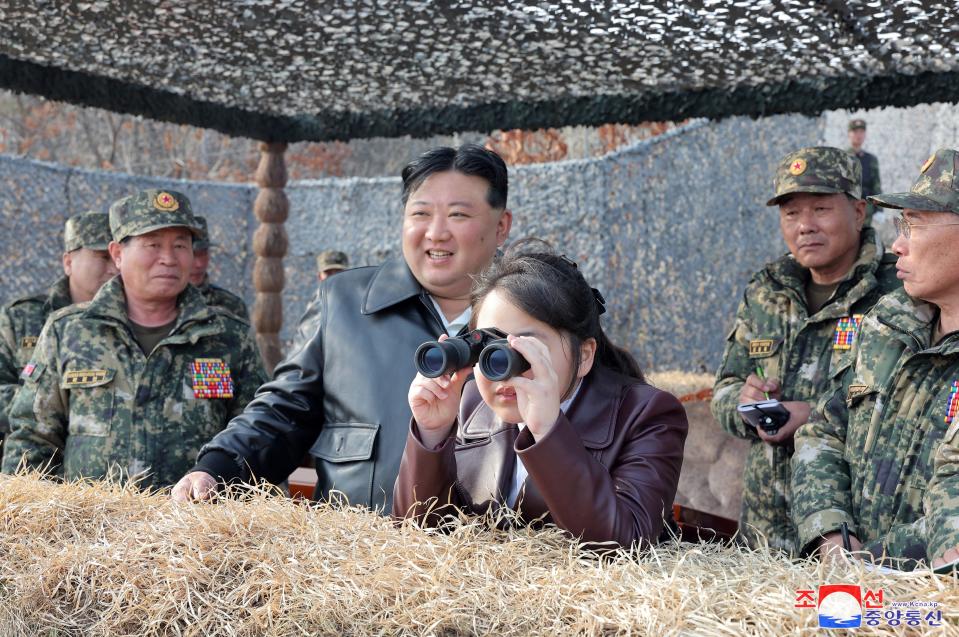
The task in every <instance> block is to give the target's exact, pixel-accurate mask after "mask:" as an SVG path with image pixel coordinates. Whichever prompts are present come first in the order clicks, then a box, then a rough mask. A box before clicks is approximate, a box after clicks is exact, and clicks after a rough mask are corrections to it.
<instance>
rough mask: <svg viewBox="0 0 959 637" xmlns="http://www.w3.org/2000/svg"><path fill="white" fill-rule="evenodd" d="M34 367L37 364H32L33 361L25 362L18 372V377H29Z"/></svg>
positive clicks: (35, 367)
mask: <svg viewBox="0 0 959 637" xmlns="http://www.w3.org/2000/svg"><path fill="white" fill-rule="evenodd" d="M36 369H37V366H36V365H34V364H33V363H27V364H26V365H25V366H24V367H23V371H22V372H20V377H21V378H30V377H31V376H33V372H35V371H36Z"/></svg>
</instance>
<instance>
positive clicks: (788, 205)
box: [779, 193, 866, 284]
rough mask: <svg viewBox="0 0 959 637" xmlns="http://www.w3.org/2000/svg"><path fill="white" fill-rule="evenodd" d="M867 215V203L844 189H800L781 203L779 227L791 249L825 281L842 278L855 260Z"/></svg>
mask: <svg viewBox="0 0 959 637" xmlns="http://www.w3.org/2000/svg"><path fill="white" fill-rule="evenodd" d="M865 217H866V207H865V203H864V202H863V201H853V200H851V199H850V198H849V197H847V196H846V195H845V194H841V193H840V194H829V195H824V194H813V193H798V194H795V195H792V196H790V197H789V198H788V199H786V200H785V201H783V202H782V203H781V204H780V206H779V228H780V230H782V233H783V239H784V240H785V241H786V245H787V246H788V247H789V251H790V252H791V253H792V255H793V256H794V257H795V258H796V261H797V262H798V263H799V265H801V266H803V267H804V268H808V269H809V270H810V272H812V276H813V280H814V281H815V282H816V283H823V284H827V283H834V282H836V281H839V280H841V279H842V278H843V277H845V276H846V274H847V273H848V272H849V270H850V269H851V268H852V266H853V264H854V263H855V262H856V256H857V255H858V253H859V235H860V232H861V230H862V225H863V222H864V221H865Z"/></svg>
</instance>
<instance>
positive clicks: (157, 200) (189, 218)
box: [110, 189, 200, 242]
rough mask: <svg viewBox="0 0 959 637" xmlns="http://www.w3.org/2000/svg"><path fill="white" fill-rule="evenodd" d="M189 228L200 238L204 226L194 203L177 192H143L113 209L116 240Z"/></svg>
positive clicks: (124, 200)
mask: <svg viewBox="0 0 959 637" xmlns="http://www.w3.org/2000/svg"><path fill="white" fill-rule="evenodd" d="M178 227H180V228H186V229H187V230H189V231H190V232H191V233H193V236H194V237H199V235H200V227H199V226H198V225H197V223H196V218H195V217H194V216H193V209H192V208H191V207H190V200H189V199H187V197H186V195H184V194H183V193H179V192H175V191H173V190H156V189H149V190H141V191H140V192H138V193H136V194H134V195H130V196H129V197H124V198H123V199H120V200H119V201H116V202H114V203H113V205H112V206H110V231H111V232H112V233H113V240H114V241H117V242H119V241H123V240H124V239H126V238H127V237H137V236H140V235H141V234H146V233H148V232H153V231H154V230H161V229H163V228H178Z"/></svg>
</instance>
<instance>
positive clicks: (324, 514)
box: [0, 476, 959, 636]
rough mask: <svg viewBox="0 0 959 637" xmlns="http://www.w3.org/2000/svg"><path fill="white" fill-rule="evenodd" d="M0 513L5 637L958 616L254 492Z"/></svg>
mask: <svg viewBox="0 0 959 637" xmlns="http://www.w3.org/2000/svg"><path fill="white" fill-rule="evenodd" d="M0 512H2V527H0V569H2V570H0V633H2V634H3V635H37V634H43V635H301V634H349V635H373V634H384V633H385V634H435V635H456V634H502V635H528V634H535V635H546V634H571V633H585V634H601V633H602V634H607V633H612V632H623V633H633V634H640V635H649V634H654V635H657V636H660V635H673V634H681V633H682V634H689V633H693V634H707V635H745V634H756V635H773V634H786V633H794V632H799V631H801V630H805V631H806V632H813V631H814V630H815V628H814V627H815V626H816V621H817V619H816V614H815V612H814V611H811V610H806V609H796V608H793V603H794V597H795V595H794V590H795V589H798V588H814V587H815V586H816V585H818V584H820V583H862V584H863V585H866V586H869V587H871V588H877V587H882V588H884V590H885V596H886V600H887V603H888V600H928V601H938V602H941V603H942V604H943V605H944V606H945V609H946V611H947V616H948V617H949V618H950V619H951V621H952V622H953V623H955V622H956V618H957V616H959V614H957V611H959V585H957V584H955V583H954V582H953V581H952V580H951V579H947V578H945V577H938V576H933V575H931V574H929V573H924V574H913V575H901V576H900V575H897V576H888V575H887V576H880V575H878V574H875V573H867V572H865V570H864V569H863V568H862V567H855V568H854V569H853V570H848V571H847V570H843V571H837V572H829V571H828V569H827V568H826V567H825V566H821V565H813V564H804V565H795V564H790V563H788V562H785V561H780V560H775V559H772V558H770V557H767V556H765V555H763V554H761V553H751V552H746V551H741V550H737V549H731V548H722V547H719V546H708V545H701V546H697V545H690V544H685V545H680V544H673V545H669V546H664V547H659V548H657V549H656V550H655V551H653V552H651V553H650V554H648V555H646V556H643V557H641V558H639V559H635V558H634V559H629V558H627V557H625V556H624V557H620V558H618V559H615V560H613V561H611V562H610V563H606V564H601V563H599V562H597V561H596V560H594V559H591V558H589V557H587V556H586V555H585V554H582V553H580V552H579V551H578V550H576V549H575V548H574V547H572V546H571V545H570V543H569V542H567V541H566V540H565V539H564V538H563V537H562V535H561V534H559V533H558V532H556V531H555V530H553V531H541V532H533V531H528V530H516V531H511V532H508V533H507V532H501V531H490V530H488V529H486V528H484V527H483V526H481V525H479V524H464V525H462V526H460V527H459V528H458V529H457V530H456V531H454V532H452V533H451V534H449V535H443V534H439V533H433V532H425V531H422V530H419V529H417V528H416V527H414V526H412V525H409V524H406V525H403V526H399V527H397V526H394V525H393V524H391V523H390V522H389V521H388V520H385V519H383V518H380V517H378V516H376V515H374V514H371V513H367V512H364V511H359V510H351V509H344V508H336V507H332V506H319V507H313V508H311V507H308V506H305V505H302V504H296V503H294V502H291V501H289V500H287V499H283V498H276V497H270V496H268V495H266V494H264V493H253V494H251V495H249V496H247V497H246V498H245V500H244V501H238V500H232V501H223V502H220V503H218V504H212V505H211V504H199V505H189V506H177V505H174V504H172V503H171V502H169V501H168V499H167V498H166V497H164V496H162V495H144V494H141V493H138V492H136V491H135V490H134V489H131V488H126V489H124V488H120V487H116V486H110V485H105V484H78V485H57V484H53V483H50V482H45V481H41V480H38V479H37V478H36V477H35V476H15V477H6V476H5V477H2V478H0ZM841 568H842V569H847V568H849V567H845V566H843V567H841ZM887 630H890V629H887ZM953 630H954V629H953ZM900 631H901V629H900ZM860 632H861V633H862V634H875V633H873V632H871V631H870V630H866V629H862V630H861V631H860Z"/></svg>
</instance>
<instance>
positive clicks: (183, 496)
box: [170, 471, 216, 503]
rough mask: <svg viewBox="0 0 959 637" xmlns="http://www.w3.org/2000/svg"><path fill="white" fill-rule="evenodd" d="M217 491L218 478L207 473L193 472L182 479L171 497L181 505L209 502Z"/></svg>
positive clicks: (174, 488)
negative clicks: (202, 501)
mask: <svg viewBox="0 0 959 637" xmlns="http://www.w3.org/2000/svg"><path fill="white" fill-rule="evenodd" d="M215 491H216V478H214V477H213V476H211V475H210V474H209V473H207V472H205V471H193V472H192V473H188V474H186V475H185V476H183V477H182V478H180V481H179V482H177V483H176V486H174V487H173V492H172V493H171V494H170V497H172V498H173V501H174V502H181V503H184V502H192V501H200V500H209V499H210V498H211V497H213V493H214V492H215Z"/></svg>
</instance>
